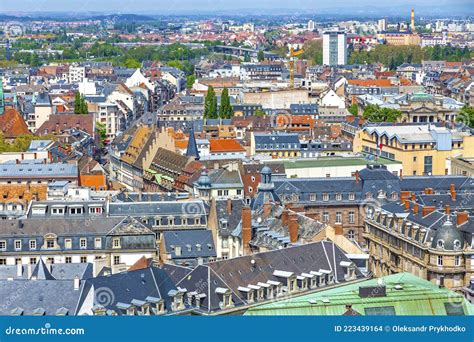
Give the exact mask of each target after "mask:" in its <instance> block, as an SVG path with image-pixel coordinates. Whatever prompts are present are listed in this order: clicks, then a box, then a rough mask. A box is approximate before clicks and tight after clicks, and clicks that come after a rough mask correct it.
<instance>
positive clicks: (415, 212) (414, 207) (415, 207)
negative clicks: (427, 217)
mask: <svg viewBox="0 0 474 342" xmlns="http://www.w3.org/2000/svg"><path fill="white" fill-rule="evenodd" d="M418 209H419V208H418V204H415V205H413V214H415V215H417V214H418Z"/></svg>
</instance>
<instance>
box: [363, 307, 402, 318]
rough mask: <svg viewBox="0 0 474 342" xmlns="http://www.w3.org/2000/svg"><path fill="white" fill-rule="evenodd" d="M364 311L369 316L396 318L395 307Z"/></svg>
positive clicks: (366, 309) (374, 308)
mask: <svg viewBox="0 0 474 342" xmlns="http://www.w3.org/2000/svg"><path fill="white" fill-rule="evenodd" d="M364 311H365V314H366V315H367V316H395V308H394V307H393V306H379V307H373V308H365V309H364Z"/></svg>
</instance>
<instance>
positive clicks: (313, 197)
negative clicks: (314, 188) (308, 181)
mask: <svg viewBox="0 0 474 342" xmlns="http://www.w3.org/2000/svg"><path fill="white" fill-rule="evenodd" d="M309 200H310V201H311V202H314V201H316V194H309Z"/></svg>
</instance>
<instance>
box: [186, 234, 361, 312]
mask: <svg viewBox="0 0 474 342" xmlns="http://www.w3.org/2000/svg"><path fill="white" fill-rule="evenodd" d="M251 260H254V266H252V263H251ZM341 261H347V262H350V260H349V259H348V258H347V257H346V256H345V255H344V252H343V251H342V250H341V249H339V247H337V246H336V245H335V244H334V243H332V242H330V241H324V242H316V243H309V244H306V245H301V246H295V247H289V248H284V249H278V250H275V251H270V252H264V253H258V254H253V255H248V256H243V257H237V258H232V259H227V260H221V261H217V262H212V263H209V264H207V265H201V266H198V267H196V268H195V269H194V270H193V271H192V272H191V273H189V274H188V275H187V276H186V277H185V278H184V279H183V280H181V281H180V282H179V283H178V284H177V286H179V287H182V288H186V289H187V290H188V291H196V292H197V293H198V294H199V293H203V294H205V295H206V298H205V300H204V301H203V302H202V303H201V310H202V311H204V312H207V313H212V312H217V311H220V310H221V305H220V302H221V299H220V297H219V294H218V292H219V289H229V290H230V291H231V294H232V300H233V302H234V305H235V307H239V306H245V305H248V304H249V303H248V302H247V298H246V295H245V294H243V293H242V292H241V291H240V290H239V287H247V286H249V285H257V284H258V283H259V282H261V283H266V282H268V281H282V279H281V278H279V277H277V276H275V275H274V272H275V271H277V270H279V271H285V272H292V273H294V274H296V275H300V274H301V273H309V272H311V271H315V272H317V271H319V270H321V269H322V270H330V271H333V274H334V278H335V279H336V280H337V282H341V283H342V282H345V278H344V269H343V268H342V266H340V262H341ZM356 275H357V278H363V275H362V273H361V272H360V271H359V270H358V269H356ZM216 290H217V293H216Z"/></svg>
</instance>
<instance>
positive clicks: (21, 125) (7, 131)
mask: <svg viewBox="0 0 474 342" xmlns="http://www.w3.org/2000/svg"><path fill="white" fill-rule="evenodd" d="M0 130H1V131H2V133H3V136H4V137H5V138H7V139H8V138H10V139H11V138H16V137H18V136H20V135H28V134H31V133H30V131H29V130H28V126H27V125H26V123H25V120H24V119H23V117H22V116H21V114H20V113H19V112H18V111H17V110H16V109H15V108H12V107H6V108H5V112H4V113H3V114H2V115H0Z"/></svg>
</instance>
